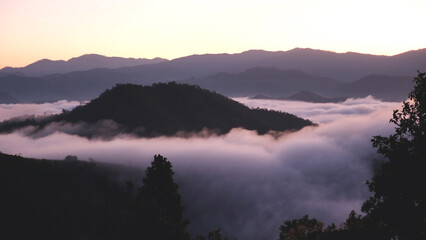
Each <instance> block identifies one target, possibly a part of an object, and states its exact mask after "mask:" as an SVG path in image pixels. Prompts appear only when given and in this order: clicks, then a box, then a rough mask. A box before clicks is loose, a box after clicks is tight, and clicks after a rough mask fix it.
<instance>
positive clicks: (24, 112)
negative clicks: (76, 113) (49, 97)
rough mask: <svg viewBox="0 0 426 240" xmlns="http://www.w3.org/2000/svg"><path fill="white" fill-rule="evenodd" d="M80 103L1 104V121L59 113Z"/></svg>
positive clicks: (65, 101)
mask: <svg viewBox="0 0 426 240" xmlns="http://www.w3.org/2000/svg"><path fill="white" fill-rule="evenodd" d="M78 105H80V102H77V101H67V100H61V101H57V102H53V103H42V104H35V103H34V104H33V103H29V104H0V121H4V120H6V119H10V118H14V117H20V116H29V115H36V116H44V115H50V114H57V113H60V112H62V109H65V110H70V109H72V108H74V107H76V106H78Z"/></svg>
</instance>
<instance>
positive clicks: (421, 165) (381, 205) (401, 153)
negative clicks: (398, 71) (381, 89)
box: [362, 72, 426, 239]
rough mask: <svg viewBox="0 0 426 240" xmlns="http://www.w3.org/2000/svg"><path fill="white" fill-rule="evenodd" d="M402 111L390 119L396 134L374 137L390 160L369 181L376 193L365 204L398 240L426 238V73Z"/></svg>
mask: <svg viewBox="0 0 426 240" xmlns="http://www.w3.org/2000/svg"><path fill="white" fill-rule="evenodd" d="M414 83H415V86H414V89H413V90H412V91H411V93H410V94H409V99H408V100H407V101H404V102H403V106H402V110H394V113H393V117H392V119H391V120H390V122H392V123H394V124H395V125H396V128H395V133H394V134H392V135H390V136H388V137H383V136H375V137H374V138H373V139H372V143H373V146H374V147H376V148H378V150H377V152H378V153H380V154H382V155H383V156H384V157H385V158H386V161H385V162H384V163H383V164H382V166H381V169H380V170H379V171H378V172H377V173H376V174H375V175H374V177H373V178H372V179H371V180H370V181H368V182H367V184H368V186H369V189H370V191H371V192H373V193H374V195H373V196H372V197H371V198H370V199H369V200H368V201H366V202H365V203H364V205H363V208H362V210H363V211H364V212H365V213H367V217H368V218H370V219H372V220H374V221H376V222H378V223H382V224H383V225H384V226H385V227H386V228H387V229H389V230H390V231H391V232H392V235H393V236H394V237H395V238H398V239H426V233H425V232H426V76H425V73H420V72H419V73H418V75H417V77H416V78H414Z"/></svg>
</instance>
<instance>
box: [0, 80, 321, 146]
mask: <svg viewBox="0 0 426 240" xmlns="http://www.w3.org/2000/svg"><path fill="white" fill-rule="evenodd" d="M49 124H50V125H51V124H53V125H54V126H56V127H55V129H56V130H58V131H61V126H62V125H64V126H65V125H70V124H71V125H73V126H77V125H80V126H81V127H80V128H79V129H77V130H76V129H75V128H73V130H72V131H71V132H70V133H71V134H72V133H74V134H75V133H76V132H77V134H79V135H81V136H85V137H89V138H91V137H109V136H111V135H112V136H115V135H117V134H120V133H127V134H134V135H136V136H140V137H157V136H174V135H180V134H184V135H185V134H198V133H201V132H203V131H205V130H207V131H208V132H212V133H214V134H226V133H228V132H229V131H231V130H232V129H233V128H244V129H247V130H256V131H257V132H258V134H266V133H269V132H271V131H275V132H282V131H292V130H299V129H301V128H303V127H305V126H311V125H314V124H313V123H312V122H311V121H309V120H305V119H301V118H299V117H297V116H294V115H292V114H289V113H283V112H277V111H271V110H266V109H250V108H248V107H247V106H245V105H243V104H241V103H239V102H236V101H234V100H232V99H229V98H227V97H225V96H222V95H220V94H217V93H213V92H210V91H208V90H205V89H201V88H199V87H198V86H192V85H187V84H177V83H174V82H172V83H159V84H154V85H152V86H141V85H134V84H118V85H116V86H115V87H114V88H112V89H110V90H106V91H105V92H103V93H102V94H101V95H100V96H99V97H98V98H95V99H93V100H92V101H90V102H89V103H87V104H85V105H81V106H78V107H76V108H74V109H73V110H71V111H65V112H63V113H62V114H59V115H54V116H49V117H47V118H44V119H43V118H42V119H36V118H33V119H31V118H29V119H25V120H22V121H21V120H18V121H15V120H10V121H4V122H3V123H1V124H0V132H10V131H13V130H15V129H19V128H22V127H26V126H33V127H35V130H34V132H33V134H35V135H37V134H43V133H40V132H43V130H45V129H46V128H50V127H49ZM77 128H78V127H77ZM64 129H67V127H65V128H64ZM90 129H92V130H90ZM49 131H50V130H47V132H49ZM65 131H66V130H65ZM209 134H210V133H209Z"/></svg>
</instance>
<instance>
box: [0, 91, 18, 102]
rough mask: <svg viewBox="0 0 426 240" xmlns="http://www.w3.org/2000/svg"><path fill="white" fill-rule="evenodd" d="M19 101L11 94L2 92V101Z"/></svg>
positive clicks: (0, 99) (0, 93) (0, 98)
mask: <svg viewBox="0 0 426 240" xmlns="http://www.w3.org/2000/svg"><path fill="white" fill-rule="evenodd" d="M17 102H18V100H16V99H15V98H14V97H12V96H10V95H9V94H7V93H4V92H0V103H5V104H9V103H17Z"/></svg>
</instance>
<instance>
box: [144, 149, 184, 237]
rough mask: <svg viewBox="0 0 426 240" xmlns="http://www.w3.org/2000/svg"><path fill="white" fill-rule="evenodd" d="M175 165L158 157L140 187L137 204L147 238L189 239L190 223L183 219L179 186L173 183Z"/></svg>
mask: <svg viewBox="0 0 426 240" xmlns="http://www.w3.org/2000/svg"><path fill="white" fill-rule="evenodd" d="M173 175H174V172H173V170H172V164H171V163H170V162H169V161H167V158H164V157H163V156H161V155H155V156H154V161H152V163H151V166H150V167H148V168H147V170H146V172H145V177H144V178H143V186H142V187H141V188H139V192H138V196H137V199H138V204H139V208H140V210H141V214H142V215H141V218H142V224H143V226H142V229H143V232H144V234H146V235H145V237H144V239H155V240H186V239H189V238H190V236H189V234H188V233H187V232H186V226H187V225H188V223H189V221H188V220H187V219H185V218H184V217H183V209H184V208H183V207H182V204H181V197H180V195H179V193H178V185H177V184H176V183H175V182H174V180H173Z"/></svg>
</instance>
